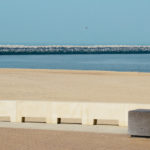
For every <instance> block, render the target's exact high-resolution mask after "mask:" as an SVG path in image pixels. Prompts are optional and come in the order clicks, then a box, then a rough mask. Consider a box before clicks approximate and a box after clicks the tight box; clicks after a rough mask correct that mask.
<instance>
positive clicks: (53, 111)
mask: <svg viewBox="0 0 150 150" xmlns="http://www.w3.org/2000/svg"><path fill="white" fill-rule="evenodd" d="M133 109H150V104H132V103H101V102H65V101H59V102H56V101H29V100H27V101H15V100H9V101H6V100H4V101H0V117H8V116H9V117H10V121H11V122H21V121H22V117H40V118H46V122H47V123H51V124H57V121H58V118H72V119H81V120H82V124H84V125H93V122H94V119H104V120H118V122H119V126H128V111H129V110H133Z"/></svg>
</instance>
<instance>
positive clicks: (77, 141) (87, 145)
mask: <svg viewBox="0 0 150 150" xmlns="http://www.w3.org/2000/svg"><path fill="white" fill-rule="evenodd" d="M110 141H111V142H110ZM149 147H150V139H146V138H130V137H129V136H128V135H116V134H98V133H82V132H68V131H67V132H66V131H48V130H33V129H32V130H31V129H10V128H0V149H1V150H50V149H51V150H75V149H78V150H93V149H94V150H106V149H107V150H149Z"/></svg>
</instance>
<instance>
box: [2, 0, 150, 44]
mask: <svg viewBox="0 0 150 150" xmlns="http://www.w3.org/2000/svg"><path fill="white" fill-rule="evenodd" d="M149 7H150V0H0V44H24V43H26V44H68V45H72V44H76V45H82V44H83V45H86V44H87V45H92V44H97V45H98V44H133V45H135V44H142V45H144V44H145V45H148V44H150V9H149Z"/></svg>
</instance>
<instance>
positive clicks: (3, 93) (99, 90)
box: [0, 69, 150, 103]
mask: <svg viewBox="0 0 150 150" xmlns="http://www.w3.org/2000/svg"><path fill="white" fill-rule="evenodd" d="M149 91H150V73H136V72H133V73H132V72H131V73H128V72H106V71H72V70H67V71H65V70H38V69H35V70H34V69H0V100H48V101H51V100H53V101H92V102H93V101H96V102H97V101H100V102H129V103H150V92H149Z"/></svg>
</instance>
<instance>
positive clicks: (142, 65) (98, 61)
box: [0, 54, 150, 72]
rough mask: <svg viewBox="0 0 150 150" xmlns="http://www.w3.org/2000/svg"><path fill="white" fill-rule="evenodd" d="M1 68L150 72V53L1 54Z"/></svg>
mask: <svg viewBox="0 0 150 150" xmlns="http://www.w3.org/2000/svg"><path fill="white" fill-rule="evenodd" d="M0 68H31V69H65V70H66V69H69V70H103V71H121V72H150V54H86V55H85V54H77V55H74V54H73V55H61V54H60V55H0Z"/></svg>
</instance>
